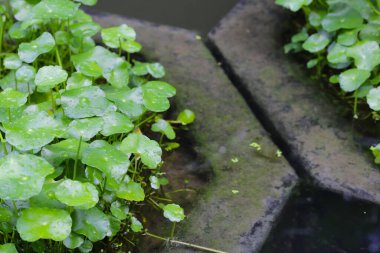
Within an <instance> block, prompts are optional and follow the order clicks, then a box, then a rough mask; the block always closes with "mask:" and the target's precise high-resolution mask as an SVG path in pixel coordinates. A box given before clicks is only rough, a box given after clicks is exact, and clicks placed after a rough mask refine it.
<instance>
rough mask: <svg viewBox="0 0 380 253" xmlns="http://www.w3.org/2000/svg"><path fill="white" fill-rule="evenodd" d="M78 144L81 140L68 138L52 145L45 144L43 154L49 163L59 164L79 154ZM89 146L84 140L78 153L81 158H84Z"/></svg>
mask: <svg viewBox="0 0 380 253" xmlns="http://www.w3.org/2000/svg"><path fill="white" fill-rule="evenodd" d="M78 146H79V140H76V139H67V140H63V141H60V142H58V143H55V144H52V145H48V146H45V147H44V148H43V149H42V151H41V155H42V157H44V158H45V159H46V160H47V161H48V162H49V163H51V164H53V165H54V166H58V165H60V164H61V163H62V162H63V161H65V160H67V159H73V160H74V159H75V158H76V156H77V151H78ZM87 146H88V144H87V143H85V142H83V141H82V143H81V150H80V151H79V154H78V158H79V159H82V153H83V150H84V149H85V148H86V147H87Z"/></svg>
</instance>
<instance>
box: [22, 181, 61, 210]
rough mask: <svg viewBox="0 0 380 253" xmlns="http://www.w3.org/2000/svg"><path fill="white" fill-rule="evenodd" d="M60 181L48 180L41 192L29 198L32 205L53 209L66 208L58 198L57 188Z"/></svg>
mask: <svg viewBox="0 0 380 253" xmlns="http://www.w3.org/2000/svg"><path fill="white" fill-rule="evenodd" d="M58 183H59V182H56V181H54V180H48V179H47V180H46V181H45V183H44V185H43V187H42V190H41V192H40V193H39V194H38V195H36V196H33V197H31V198H30V199H29V204H30V207H38V208H39V207H47V208H53V209H64V208H65V207H66V206H65V205H64V204H62V203H61V202H60V201H58V200H57V198H56V197H55V190H56V188H57V186H58Z"/></svg>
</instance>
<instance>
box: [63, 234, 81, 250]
mask: <svg viewBox="0 0 380 253" xmlns="http://www.w3.org/2000/svg"><path fill="white" fill-rule="evenodd" d="M83 242H84V239H83V237H82V236H80V235H77V234H75V233H71V234H70V235H69V236H68V237H67V238H66V239H65V240H63V245H65V247H66V248H68V249H76V248H78V247H80V246H81V245H82V244H83Z"/></svg>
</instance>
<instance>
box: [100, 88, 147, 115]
mask: <svg viewBox="0 0 380 253" xmlns="http://www.w3.org/2000/svg"><path fill="white" fill-rule="evenodd" d="M106 97H107V99H109V100H111V101H112V102H114V103H115V104H116V106H117V108H118V109H119V110H120V111H121V112H122V113H124V114H125V115H127V116H128V117H130V118H132V119H133V118H137V117H139V116H141V115H142V114H143V113H144V112H145V107H144V105H143V104H144V99H143V91H142V89H141V87H137V88H134V89H131V90H130V89H128V88H123V89H112V88H111V89H107V90H106Z"/></svg>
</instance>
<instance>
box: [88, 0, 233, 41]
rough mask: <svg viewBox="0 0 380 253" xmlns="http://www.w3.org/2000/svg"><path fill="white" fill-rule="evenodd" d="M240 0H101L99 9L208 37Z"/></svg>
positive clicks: (97, 7) (98, 5)
mask: <svg viewBox="0 0 380 253" xmlns="http://www.w3.org/2000/svg"><path fill="white" fill-rule="evenodd" d="M237 2H238V0H98V4H97V6H96V7H95V8H96V9H98V10H100V11H106V12H112V13H117V14H121V15H126V16H129V17H134V18H138V19H144V20H149V21H153V22H157V23H161V24H168V25H172V26H178V27H184V28H188V29H192V30H196V31H199V32H201V33H203V34H206V33H207V32H208V31H210V30H211V29H212V27H214V26H215V25H216V24H217V23H218V21H219V20H220V19H221V18H222V17H223V16H224V15H225V14H226V13H227V12H228V11H229V10H230V9H231V8H232V7H233V6H234V5H235V4H236V3H237Z"/></svg>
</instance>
